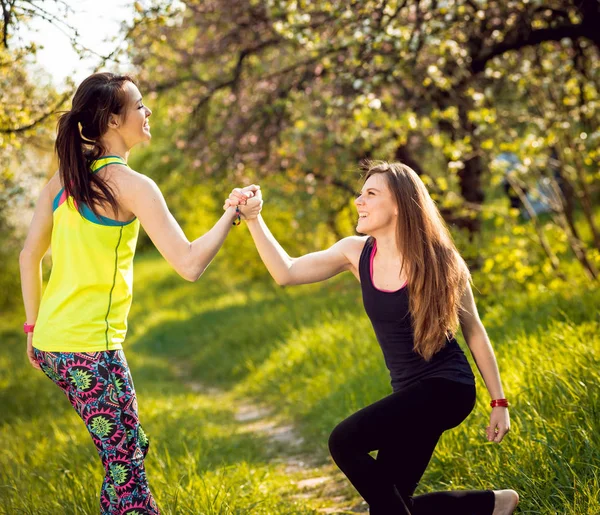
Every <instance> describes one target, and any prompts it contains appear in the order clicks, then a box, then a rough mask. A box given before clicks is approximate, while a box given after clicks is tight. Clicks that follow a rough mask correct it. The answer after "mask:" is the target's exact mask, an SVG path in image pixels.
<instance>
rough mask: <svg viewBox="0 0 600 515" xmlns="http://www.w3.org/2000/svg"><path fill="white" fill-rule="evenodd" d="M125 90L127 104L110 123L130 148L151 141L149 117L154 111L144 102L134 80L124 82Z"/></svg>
mask: <svg viewBox="0 0 600 515" xmlns="http://www.w3.org/2000/svg"><path fill="white" fill-rule="evenodd" d="M123 92H124V93H125V95H126V101H125V106H124V108H123V111H122V113H121V114H120V115H118V116H116V117H115V118H114V119H113V122H115V123H114V124H113V123H111V124H110V125H111V126H112V127H113V128H114V130H116V131H117V132H118V134H119V136H120V137H121V138H122V139H123V141H124V143H125V145H126V146H127V147H128V148H131V147H133V146H134V145H136V144H138V143H141V142H142V141H149V140H150V138H151V137H152V135H151V134H150V123H149V121H148V118H149V117H150V115H151V114H152V111H151V110H150V109H148V108H147V107H146V106H145V105H144V104H143V103H142V94H141V93H140V90H139V89H138V88H137V86H136V85H135V84H134V83H133V82H129V81H127V82H125V84H123Z"/></svg>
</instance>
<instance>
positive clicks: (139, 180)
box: [106, 163, 158, 198]
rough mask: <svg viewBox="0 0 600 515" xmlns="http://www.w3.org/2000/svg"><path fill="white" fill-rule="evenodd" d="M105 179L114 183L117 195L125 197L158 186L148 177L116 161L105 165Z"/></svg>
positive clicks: (152, 189) (155, 188)
mask: <svg viewBox="0 0 600 515" xmlns="http://www.w3.org/2000/svg"><path fill="white" fill-rule="evenodd" d="M106 179H107V180H108V181H110V182H111V183H113V184H114V185H115V187H116V188H117V190H118V192H119V196H123V197H125V198H132V197H133V196H135V195H137V194H139V193H142V194H146V193H148V192H149V191H156V190H158V186H157V185H156V183H155V182H154V181H153V180H152V179H151V178H150V177H148V176H147V175H144V174H143V173H139V172H136V171H135V170H134V169H133V168H129V167H128V166H125V165H121V164H118V163H114V164H110V165H108V166H107V167H106Z"/></svg>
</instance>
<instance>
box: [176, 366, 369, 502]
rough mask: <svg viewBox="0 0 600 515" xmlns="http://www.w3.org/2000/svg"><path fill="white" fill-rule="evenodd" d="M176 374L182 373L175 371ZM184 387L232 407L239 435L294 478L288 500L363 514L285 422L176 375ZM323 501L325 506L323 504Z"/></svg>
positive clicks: (339, 477)
mask: <svg viewBox="0 0 600 515" xmlns="http://www.w3.org/2000/svg"><path fill="white" fill-rule="evenodd" d="M179 370H180V371H181V370H182V369H179ZM179 375H180V377H181V379H182V381H183V382H184V384H185V385H186V386H187V387H188V388H189V389H190V390H191V391H193V392H195V393H198V394H201V395H206V396H209V397H211V398H213V399H215V400H218V401H221V400H222V401H223V402H224V403H227V404H229V405H230V406H231V405H232V403H233V406H232V408H233V412H234V417H235V420H236V421H237V422H238V423H239V432H240V433H246V434H255V435H257V436H260V437H262V438H263V439H265V440H266V441H267V442H268V445H267V448H266V449H265V453H266V455H267V457H268V459H269V461H270V462H271V463H272V464H273V465H276V466H280V467H282V468H283V470H284V472H285V473H286V474H289V475H290V476H291V477H294V478H296V479H295V480H294V486H295V488H296V489H297V491H296V492H293V493H292V494H291V496H290V497H291V498H292V499H294V500H296V501H300V502H301V501H305V502H306V504H307V506H311V505H316V504H319V502H318V501H321V502H320V504H327V507H319V508H316V510H317V511H318V512H319V513H326V514H343V513H366V512H367V511H368V510H367V507H366V505H365V504H364V503H362V502H360V501H359V502H357V501H356V494H354V493H353V491H352V488H351V487H350V486H349V483H348V481H347V480H346V478H345V477H344V475H343V474H342V473H341V472H340V471H339V470H338V469H337V467H335V465H333V463H327V464H325V465H323V464H322V462H321V463H320V462H319V461H318V460H317V459H316V458H315V457H314V456H311V455H309V454H307V453H306V451H305V450H303V444H304V439H303V438H302V436H300V435H299V433H298V431H297V430H296V428H295V427H294V425H293V424H291V423H290V422H289V421H287V420H283V419H282V418H281V417H279V416H277V415H276V414H275V410H274V409H273V408H272V407H269V406H265V405H260V404H257V403H254V402H252V401H250V400H247V399H246V400H236V399H232V396H231V395H229V394H227V393H226V392H223V391H221V390H219V389H217V388H213V387H207V386H205V385H203V384H201V383H199V382H197V381H193V380H190V379H189V377H190V376H189V375H186V374H185V372H180V374H179ZM323 501H325V502H323Z"/></svg>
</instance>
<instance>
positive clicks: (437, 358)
mask: <svg viewBox="0 0 600 515" xmlns="http://www.w3.org/2000/svg"><path fill="white" fill-rule="evenodd" d="M374 251H376V242H375V240H374V238H369V239H368V240H367V242H366V243H365V246H364V248H363V251H362V253H361V255H360V263H359V273H360V285H361V289H362V296H363V303H364V306H365V311H366V312H367V315H368V316H369V318H370V319H371V323H372V324H373V329H374V330H375V334H376V335H377V341H378V342H379V345H380V346H381V350H382V351H383V357H384V359H385V364H386V366H387V368H388V370H389V371H390V376H391V380H392V388H393V390H394V391H395V392H396V391H398V390H401V389H403V388H405V387H407V386H410V385H411V384H413V383H415V382H416V381H419V380H421V379H426V378H431V377H439V378H444V379H450V380H452V381H457V382H459V383H465V384H472V385H474V384H475V377H474V376H473V372H472V370H471V367H470V366H469V362H468V361H467V358H466V357H465V354H464V352H463V351H462V349H461V348H460V347H459V345H458V342H457V341H456V339H455V338H452V339H450V340H448V341H447V342H446V344H445V345H444V347H443V348H442V350H440V351H439V352H437V353H436V354H434V355H433V357H432V358H431V360H429V361H425V359H423V358H422V357H421V356H420V355H419V354H417V353H416V352H415V351H414V350H413V346H414V332H413V327H412V318H411V316H410V311H409V303H408V296H409V290H410V286H409V285H405V286H404V287H402V288H401V289H399V290H397V291H393V292H388V291H382V290H379V289H377V288H375V285H374V284H373V278H372V273H371V270H372V269H371V266H372V262H373V261H372V260H373V257H374V256H375V253H374Z"/></svg>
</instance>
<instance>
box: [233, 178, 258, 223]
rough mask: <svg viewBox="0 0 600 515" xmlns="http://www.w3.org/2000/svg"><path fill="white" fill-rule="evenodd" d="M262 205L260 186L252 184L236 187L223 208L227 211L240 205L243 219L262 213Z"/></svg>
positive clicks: (249, 218)
mask: <svg viewBox="0 0 600 515" xmlns="http://www.w3.org/2000/svg"><path fill="white" fill-rule="evenodd" d="M262 205H263V200H262V193H261V191H260V186H257V185H256V184H252V185H250V186H246V187H245V188H234V189H233V190H232V192H231V193H230V194H229V197H228V198H227V199H226V200H225V203H224V204H223V209H224V210H225V211H226V210H227V209H229V208H231V207H237V206H239V209H240V218H241V219H242V220H252V219H253V218H256V217H257V216H258V215H259V214H260V212H261V210H262Z"/></svg>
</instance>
